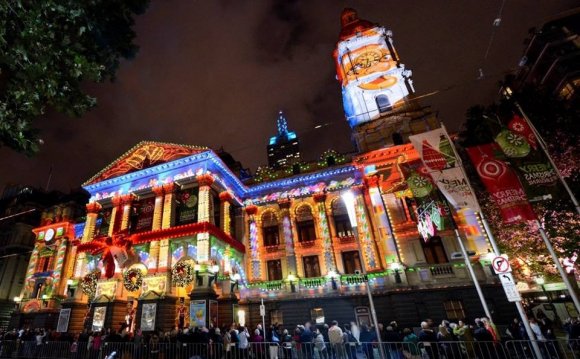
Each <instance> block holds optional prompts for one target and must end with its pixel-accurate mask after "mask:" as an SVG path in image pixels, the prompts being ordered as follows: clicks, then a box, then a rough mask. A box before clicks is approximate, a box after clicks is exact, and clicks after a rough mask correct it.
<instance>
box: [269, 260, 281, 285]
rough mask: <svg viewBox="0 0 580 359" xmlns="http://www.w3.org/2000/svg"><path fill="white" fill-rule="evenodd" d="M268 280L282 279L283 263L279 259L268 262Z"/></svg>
mask: <svg viewBox="0 0 580 359" xmlns="http://www.w3.org/2000/svg"><path fill="white" fill-rule="evenodd" d="M267 266H268V280H281V279H282V262H281V261H280V260H279V259H276V260H273V261H268V262H267Z"/></svg>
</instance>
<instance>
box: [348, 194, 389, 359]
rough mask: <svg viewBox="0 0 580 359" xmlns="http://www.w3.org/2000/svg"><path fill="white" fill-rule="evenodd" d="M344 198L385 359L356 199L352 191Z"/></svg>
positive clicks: (382, 358) (382, 357)
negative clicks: (362, 247)
mask: <svg viewBox="0 0 580 359" xmlns="http://www.w3.org/2000/svg"><path fill="white" fill-rule="evenodd" d="M341 197H342V201H343V202H344V205H345V207H346V211H347V212H348V219H349V220H350V226H351V227H352V231H353V233H354V238H355V241H356V244H357V248H358V255H359V257H360V262H361V270H362V273H363V277H364V278H365V280H366V282H367V295H368V297H369V305H370V307H371V315H372V317H373V322H374V323H375V325H374V326H375V332H376V335H377V341H378V343H379V353H380V355H381V359H385V358H386V355H385V350H384V348H383V343H382V341H381V332H380V331H379V321H378V320H377V313H376V311H375V302H374V300H373V294H372V291H371V285H370V283H369V281H368V277H367V275H366V274H367V270H366V268H365V264H364V259H363V255H362V254H363V253H362V249H361V245H360V240H359V238H358V230H357V227H358V225H357V221H356V208H355V204H356V197H355V195H354V194H353V193H352V192H351V191H345V192H343V193H342V195H341Z"/></svg>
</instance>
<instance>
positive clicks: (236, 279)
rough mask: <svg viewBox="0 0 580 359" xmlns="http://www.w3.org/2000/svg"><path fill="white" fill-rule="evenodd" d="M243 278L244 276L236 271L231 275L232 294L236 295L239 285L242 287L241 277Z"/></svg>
mask: <svg viewBox="0 0 580 359" xmlns="http://www.w3.org/2000/svg"><path fill="white" fill-rule="evenodd" d="M241 278H242V276H240V274H239V273H234V274H233V275H232V276H231V283H230V294H231V295H235V294H234V290H235V289H236V287H238V289H239V288H240V279H241Z"/></svg>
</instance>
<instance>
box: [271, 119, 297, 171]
mask: <svg viewBox="0 0 580 359" xmlns="http://www.w3.org/2000/svg"><path fill="white" fill-rule="evenodd" d="M276 122H277V127H278V134H277V135H276V136H272V137H270V142H269V143H268V165H269V166H270V167H272V168H275V169H278V168H281V167H284V166H286V165H289V164H292V163H294V162H297V161H298V160H300V144H299V143H300V142H299V141H298V137H297V136H296V133H295V132H294V131H289V130H288V122H287V121H286V117H284V113H283V112H282V111H280V112H279V113H278V119H277V121H276Z"/></svg>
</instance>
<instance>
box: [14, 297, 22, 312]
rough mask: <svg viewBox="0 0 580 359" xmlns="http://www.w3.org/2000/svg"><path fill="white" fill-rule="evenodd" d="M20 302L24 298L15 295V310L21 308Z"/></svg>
mask: <svg viewBox="0 0 580 359" xmlns="http://www.w3.org/2000/svg"><path fill="white" fill-rule="evenodd" d="M20 302H22V298H20V297H18V296H16V297H14V310H16V311H18V309H19V308H20Z"/></svg>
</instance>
